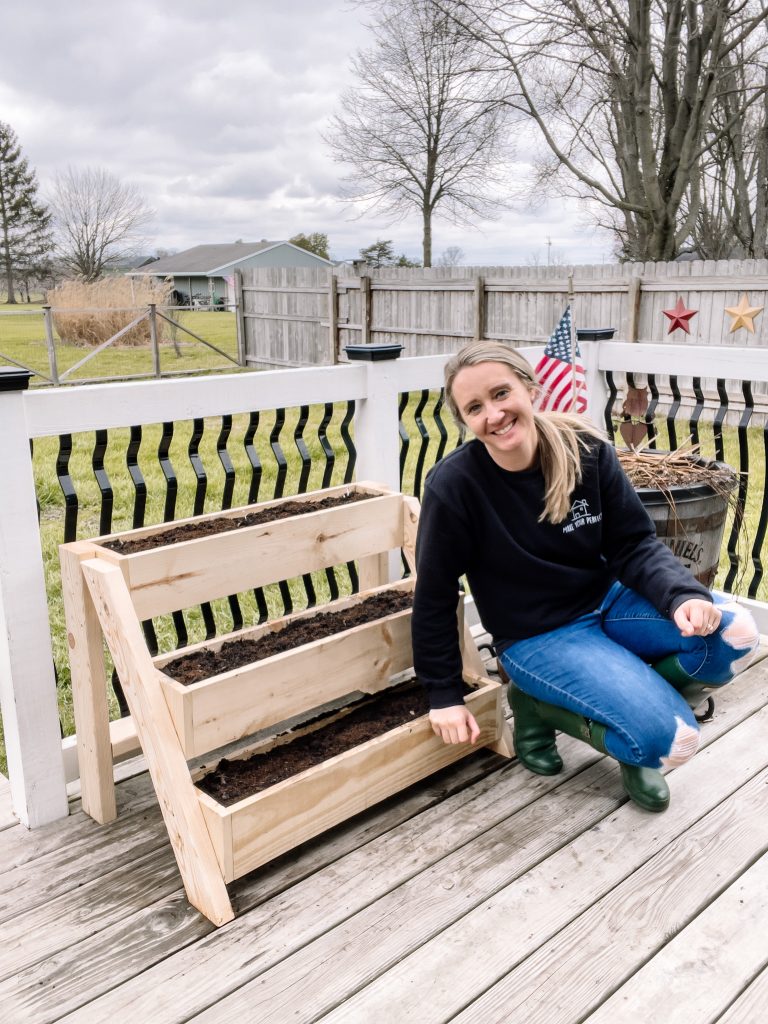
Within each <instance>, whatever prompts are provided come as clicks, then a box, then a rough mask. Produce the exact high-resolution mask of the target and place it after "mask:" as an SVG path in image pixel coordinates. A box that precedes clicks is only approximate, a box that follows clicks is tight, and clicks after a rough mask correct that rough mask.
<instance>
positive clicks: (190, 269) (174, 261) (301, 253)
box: [128, 238, 333, 306]
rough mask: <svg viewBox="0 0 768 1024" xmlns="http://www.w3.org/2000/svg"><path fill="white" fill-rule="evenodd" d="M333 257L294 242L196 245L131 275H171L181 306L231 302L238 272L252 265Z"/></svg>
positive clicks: (320, 263)
mask: <svg viewBox="0 0 768 1024" xmlns="http://www.w3.org/2000/svg"><path fill="white" fill-rule="evenodd" d="M331 266H333V264H332V263H331V262H330V260H326V259H323V257H322V256H316V255H315V254H314V253H313V252H308V251H307V250H306V249H302V248H300V247H299V246H298V245H294V244H293V243H292V242H281V241H278V242H268V241H267V240H266V239H265V238H263V239H262V240H261V241H260V242H229V243H224V244H220V245H195V246H193V247H192V248H191V249H185V250H184V251H183V252H177V253H175V254H174V255H173V256H163V257H162V258H161V259H159V260H154V261H153V262H152V263H149V264H147V265H145V266H143V267H141V268H137V269H136V270H132V271H130V273H129V274H128V277H144V276H146V275H149V276H151V277H160V278H171V279H172V281H173V287H174V291H175V293H176V294H175V300H176V302H177V304H178V305H184V306H185V305H194V304H196V303H202V304H205V305H209V304H210V305H222V304H224V305H229V304H230V303H233V302H234V299H235V296H234V285H235V271H236V270H248V269H250V268H252V267H331Z"/></svg>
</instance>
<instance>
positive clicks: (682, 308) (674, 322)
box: [662, 297, 698, 334]
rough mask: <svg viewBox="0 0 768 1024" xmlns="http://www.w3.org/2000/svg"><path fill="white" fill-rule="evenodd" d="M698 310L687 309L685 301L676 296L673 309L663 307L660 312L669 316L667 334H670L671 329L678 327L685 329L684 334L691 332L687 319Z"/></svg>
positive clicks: (674, 329)
mask: <svg viewBox="0 0 768 1024" xmlns="http://www.w3.org/2000/svg"><path fill="white" fill-rule="evenodd" d="M697 312H698V310H695V309H687V308H686V305H685V303H684V302H683V300H682V299H681V298H679V297H678V300H677V305H676V306H675V308H674V309H663V310H662V313H663V314H664V316H666V317H668V318H669V330H668V331H667V334H671V333H672V331H676V330H677V329H678V327H679V328H680V329H681V330H683V331H685V333H686V334H690V333H691V328H690V327H689V325H688V321H689V320H690V319H691V317H693V316H696V313H697Z"/></svg>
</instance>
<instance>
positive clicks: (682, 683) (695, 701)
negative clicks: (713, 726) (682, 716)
mask: <svg viewBox="0 0 768 1024" xmlns="http://www.w3.org/2000/svg"><path fill="white" fill-rule="evenodd" d="M651 667H652V668H653V670H654V671H655V672H658V673H659V675H660V676H661V677H662V679H666V680H667V682H668V683H669V684H670V685H671V686H674V688H675V689H676V690H677V692H678V693H679V694H680V696H681V697H682V698H683V700H684V701H685V702H686V703H687V704H688V706H689V707H690V708H692V709H693V710H694V711H695V710H696V708H698V707H700V706H701V705H702V704H703V703H704V701H705V700H706V701H709V702H710V707H709V710H708V712H707V714H706V715H704V716H702V717H701V718H699V719H698V720H699V721H709V719H710V718H711V717H712V712H713V711H714V700H713V699H712V687H709V686H706V685H705V684H704V683H702V682H701V681H700V680H699V679H695V678H694V677H693V676H690V675H688V673H687V672H686V671H685V669H684V668H683V667H682V665H681V664H680V660H679V658H678V656H677V655H676V654H668V655H667V657H666V658H662V659H661V661H657V662H656V664H655V665H652V666H651ZM697 717H698V716H697Z"/></svg>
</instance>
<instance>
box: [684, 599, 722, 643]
mask: <svg viewBox="0 0 768 1024" xmlns="http://www.w3.org/2000/svg"><path fill="white" fill-rule="evenodd" d="M673 618H674V620H675V625H676V626H677V628H678V629H679V630H680V632H681V633H682V634H683V636H710V634H712V633H714V632H715V630H716V629H717V627H718V626H719V625H720V619H721V618H722V614H721V612H720V609H719V608H718V607H717V606H716V605H714V604H712V603H711V601H704V600H702V599H701V598H699V597H692V598H691V599H690V601H683V603H682V604H681V605H680V607H679V608H678V609H677V610H676V611H675V614H674V616H673Z"/></svg>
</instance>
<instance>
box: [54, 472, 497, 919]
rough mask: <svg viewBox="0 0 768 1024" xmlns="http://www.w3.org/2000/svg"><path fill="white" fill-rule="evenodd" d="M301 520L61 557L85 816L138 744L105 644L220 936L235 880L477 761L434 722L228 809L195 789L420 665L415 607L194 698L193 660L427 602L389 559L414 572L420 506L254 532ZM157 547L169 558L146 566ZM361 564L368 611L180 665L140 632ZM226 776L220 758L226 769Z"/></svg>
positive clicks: (487, 693) (342, 511) (195, 893)
mask: <svg viewBox="0 0 768 1024" xmlns="http://www.w3.org/2000/svg"><path fill="white" fill-rule="evenodd" d="M349 492H352V494H353V495H354V498H355V500H351V499H350V503H342V504H338V505H335V506H333V507H322V506H323V503H325V502H326V500H327V499H335V498H340V497H343V496H344V495H348V494H349ZM344 500H345V501H346V500H347V498H344ZM285 506H286V502H285V501H276V502H267V503H264V504H261V505H258V506H250V507H249V508H247V509H236V510H232V511H231V512H228V513H225V514H224V516H223V518H224V519H228V520H230V522H229V523H227V526H228V529H227V530H226V532H210V533H206V535H204V536H196V537H194V538H193V539H184V529H183V528H185V527H193V528H194V527H197V526H200V525H203V526H205V525H206V524H207V525H210V526H211V528H213V524H212V522H211V521H212V520H213V519H214V518H216V519H221V518H222V516H221V515H218V516H215V517H214V516H201V517H196V518H195V519H192V520H188V521H184V522H181V523H174V524H171V525H166V526H161V527H154V528H151V529H148V530H139V531H130V532H127V533H124V534H119V535H114V536H111V537H105V538H97V539H95V540H93V541H81V542H76V543H74V544H68V545H63V546H62V549H61V561H62V576H63V581H64V601H65V610H66V615H67V628H68V638H69V646H70V660H71V664H72V681H73V696H74V702H75V717H76V724H77V734H78V753H79V757H80V772H81V783H82V793H83V806H84V809H85V810H86V811H87V812H88V813H90V814H91V815H92V816H93V817H95V818H96V819H97V820H99V821H108V820H110V819H111V818H113V817H114V816H115V813H116V807H115V798H114V783H113V773H112V758H113V753H115V752H119V749H120V743H121V742H125V740H121V739H120V737H119V736H118V735H117V734H118V732H119V731H120V730H122V731H124V732H125V731H130V728H131V727H130V726H129V727H126V726H125V725H124V724H123V725H120V726H119V727H118V728H115V723H112V725H110V723H109V721H108V715H107V710H106V694H105V686H104V678H105V675H104V660H103V648H102V637H103V638H104V639H106V642H107V645H108V647H109V650H110V652H111V654H112V657H113V659H114V662H115V666H116V668H117V670H118V673H119V675H120V678H121V681H122V683H123V688H124V691H125V695H126V699H127V701H128V704H129V707H130V710H131V719H132V728H133V730H134V731H135V735H136V737H137V739H138V743H139V744H140V747H141V749H142V750H143V752H144V755H145V758H146V761H147V765H148V768H149V771H150V774H151V776H152V780H153V783H154V785H155V789H156V791H157V794H158V799H159V802H160V806H161V809H162V812H163V815H164V819H165V823H166V826H167V828H168V833H169V837H170V840H171V844H172V846H173V849H174V852H175V854H176V858H177V862H178V864H179V869H180V872H181V875H182V879H183V881H184V885H185V888H186V891H187V895H188V898H189V900H190V902H191V903H192V904H193V905H194V906H196V907H197V908H198V909H199V910H200V911H201V912H202V913H203V914H205V915H206V916H207V917H208V918H209V919H210V920H211V921H213V922H214V923H215V924H217V925H218V924H223V923H224V922H225V921H228V920H231V919H232V916H233V913H232V908H231V904H230V902H229V898H228V895H227V891H226V884H227V883H228V882H230V881H232V880H233V879H235V878H238V877H240V876H242V875H243V874H245V873H247V872H248V871H251V870H253V869H254V868H256V867H258V866H260V865H261V864H264V863H266V862H267V861H269V860H270V859H272V858H273V857H275V856H277V855H278V854H280V853H283V852H285V851H286V850H289V849H291V848H292V847H294V846H296V845H298V844H299V843H301V842H304V841H305V840H307V839H309V838H311V837H313V836H316V835H318V834H320V833H321V832H323V831H324V830H325V829H327V828H330V827H331V826H333V825H335V824H337V823H339V822H340V821H343V820H344V819H345V818H348V817H349V816H351V815H353V814H356V813H358V812H359V811H361V810H364V809H365V808H367V807H369V806H371V805H372V804H374V803H376V802H377V801H379V800H381V799H383V798H385V797H387V796H390V795H391V794H393V793H395V792H398V791H399V790H401V789H402V788H404V787H405V786H408V785H410V784H412V783H413V782H415V781H417V780H419V779H422V778H424V777H426V776H427V775H429V774H431V773H432V772H434V771H436V770H438V769H439V768H442V767H444V766H446V765H447V764H450V763H451V762H452V761H455V760H457V759H459V758H461V757H464V756H466V755H467V754H468V753H471V752H472V751H474V750H475V749H477V746H475V747H469V746H468V745H460V746H446V745H444V744H443V743H442V742H441V741H440V740H439V739H437V737H435V736H434V734H433V733H432V730H431V727H430V725H429V721H428V718H427V716H426V714H424V713H420V714H419V715H417V716H415V717H413V718H412V719H409V720H407V721H405V722H404V723H403V724H401V725H399V726H397V727H395V728H391V729H389V730H388V731H387V732H384V733H383V734H381V735H377V736H375V737H373V738H371V739H370V740H368V741H366V742H363V743H360V744H358V745H357V746H354V747H352V748H351V749H348V750H344V751H343V752H341V753H339V754H338V755H335V756H332V757H330V758H328V759H327V760H325V761H323V762H322V763H320V764H316V765H314V766H313V767H310V768H308V769H307V770H304V771H299V772H298V773H297V774H294V775H292V776H291V777H290V778H286V779H284V780H283V781H280V782H278V783H276V784H275V785H273V786H269V787H267V788H265V789H262V790H261V791H260V792H258V793H255V794H253V795H250V796H245V797H244V798H242V799H238V800H237V801H236V802H234V803H232V804H230V805H228V806H225V805H223V804H221V803H219V802H218V801H217V800H216V799H214V798H213V797H212V796H211V795H210V794H209V793H207V792H204V786H203V783H204V781H205V780H204V778H202V781H201V777H204V776H205V774H206V771H205V770H202V771H198V770H196V772H195V778H194V779H193V777H192V774H191V772H190V766H189V764H188V761H189V760H190V759H192V758H199V757H200V756H204V755H206V754H208V753H209V752H215V751H217V750H218V749H219V748H221V747H223V746H225V745H228V744H231V743H233V742H239V741H243V743H245V744H248V743H249V739H248V738H249V737H253V734H255V733H260V734H264V732H265V731H266V733H267V734H268V735H269V737H270V738H268V739H267V740H263V741H260V742H259V743H257V744H256V747H255V748H254V743H253V741H252V740H251V741H250V745H249V746H248V745H246V747H245V748H244V749H243V751H242V752H241V754H240V755H239V756H240V757H242V758H244V757H252V756H253V754H254V753H258V754H260V755H264V754H267V753H268V752H269V751H270V750H271V749H273V748H277V747H285V746H286V745H288V744H290V743H292V742H294V741H295V740H297V739H298V738H299V737H300V736H302V734H303V733H306V732H307V731H309V732H312V731H313V730H316V729H317V728H318V725H324V726H327V725H328V723H329V721H333V720H335V719H337V718H339V717H342V718H343V717H344V715H345V714H346V713H347V712H346V710H345V707H344V702H345V700H347V699H349V700H351V701H353V702H354V701H360V700H364V701H365V700H369V699H374V695H378V699H381V700H382V701H386V698H387V690H388V688H390V687H391V686H392V685H394V684H395V683H397V682H399V680H400V678H401V677H402V675H403V673H405V672H406V671H407V670H408V669H410V668H411V666H412V661H413V655H412V650H411V641H410V608H409V607H404V608H403V609H402V610H399V611H396V612H394V613H389V614H386V615H384V616H383V617H381V618H376V619H372V620H370V621H366V622H363V623H362V624H360V625H355V626H353V627H352V628H348V629H344V628H342V629H340V630H338V631H337V632H334V633H333V634H332V635H329V636H324V637H323V638H322V639H317V640H311V641H309V642H305V643H300V644H299V645H298V646H295V647H292V648H290V649H288V650H284V651H282V652H281V653H278V654H275V655H271V656H267V657H264V658H261V659H259V660H256V661H253V662H246V663H245V664H242V665H238V667H236V668H233V669H228V670H225V671H223V672H217V673H215V674H214V675H212V676H210V677H207V678H203V679H201V680H199V681H197V682H193V683H192V684H191V685H183V684H182V683H180V682H179V681H178V680H177V679H176V678H174V675H173V670H172V667H171V663H172V662H173V661H174V659H177V658H178V657H179V655H180V654H184V655H193V654H195V653H198V652H201V651H202V652H209V653H211V654H214V655H215V654H217V653H220V652H221V650H222V648H223V646H224V645H225V644H235V645H236V644H239V643H241V642H242V641H244V640H249V641H250V640H252V641H256V642H258V641H260V640H263V639H264V638H265V637H267V636H275V635H277V634H278V633H279V632H280V631H281V630H283V629H286V628H287V627H288V626H289V625H291V624H294V623H302V624H304V625H306V626H312V624H313V623H314V624H318V623H319V621H320V619H321V618H323V617H324V616H325V615H327V614H328V613H332V612H334V611H351V610H354V608H355V606H358V605H359V606H362V605H364V603H365V602H366V601H368V600H369V599H371V598H372V597H374V596H376V595H381V594H388V593H391V594H397V595H400V596H401V598H403V599H406V598H407V595H409V594H410V592H411V591H412V589H413V579H412V578H409V579H406V580H400V581H398V582H395V583H388V582H386V580H387V569H386V566H387V558H388V553H389V552H391V551H399V550H401V549H402V551H403V552H404V554H405V557H406V561H407V562H408V563H409V564H410V566H411V569H412V570H413V567H414V559H413V550H414V541H415V535H416V527H417V522H418V503H417V502H416V501H415V499H412V498H408V497H405V496H403V495H401V494H396V493H391V492H388V491H386V490H385V489H383V488H381V487H377V486H376V485H369V484H357V485H353V486H349V487H343V488H332V489H328V490H324V491H317V492H314V493H310V494H306V495H301V496H300V497H299V498H296V499H291V503H290V507H289V509H288V511H289V512H290V514H288V515H286V516H284V517H283V518H279V519H270V520H269V521H266V522H261V521H260V522H258V523H256V524H253V525H250V524H249V519H248V516H249V514H250V513H255V512H257V513H263V512H265V511H268V510H272V511H274V512H275V513H280V512H286V507H285ZM179 527H182V530H181V531H179V529H178V528H179ZM137 542H138V543H137ZM145 544H152V545H156V546H152V547H148V548H147V549H146V550H141V548H142V546H143V545H145ZM353 560H354V561H357V563H358V567H359V575H360V579H361V586H362V587H364V589H362V590H361V593H359V594H356V595H354V596H353V597H350V598H344V599H342V600H340V601H336V602H331V604H329V605H326V606H323V607H322V608H320V609H313V610H311V611H306V612H300V613H298V614H295V615H290V616H286V617H284V618H283V619H281V620H278V621H276V622H272V623H268V624H266V625H262V626H257V627H253V628H252V629H249V630H241V631H239V632H238V633H237V634H232V635H230V636H228V637H222V638H218V639H215V640H210V641H205V642H204V643H202V644H196V645H194V646H193V647H190V648H186V649H184V650H183V651H181V652H175V654H174V655H166V656H163V657H156V658H152V657H151V656H150V653H149V651H148V649H147V646H146V642H145V639H144V634H143V631H142V628H141V622H142V621H143V620H145V619H149V618H152V617H154V616H157V615H162V614H166V613H168V612H171V611H176V610H178V609H183V608H188V607H191V606H193V605H195V604H198V603H202V602H205V601H211V600H214V599H216V598H220V597H225V596H227V595H229V594H233V593H239V592H243V591H246V590H249V589H251V588H254V587H259V586H265V585H267V584H270V583H274V582H276V581H278V580H282V579H289V578H292V577H295V576H299V575H302V574H304V573H308V572H313V571H315V570H320V569H325V568H328V567H331V566H335V565H340V564H344V563H346V562H349V561H353ZM460 635H461V637H462V649H463V654H464V677H465V682H466V684H467V688H468V696H467V698H466V699H467V703H468V704H469V705H470V706H471V707H472V709H473V712H474V714H475V716H476V718H477V719H478V723H479V724H480V727H481V738H480V741H479V745H485V746H490V747H492V748H493V749H495V750H498V751H499V752H501V753H503V754H506V755H507V756H511V755H512V747H511V739H510V736H509V730H508V727H507V726H506V724H505V722H504V719H503V715H502V704H501V687H500V686H499V684H498V683H495V682H491V681H490V680H488V679H486V678H484V676H483V671H482V663H481V661H480V658H479V656H478V654H477V650H476V648H475V647H474V643H473V641H472V639H471V636H470V634H469V632H468V630H467V629H465V628H464V626H463V625H462V626H461V627H460ZM329 707H334V708H335V710H334V711H332V712H330V711H328V708H329ZM318 715H319V718H318V717H317V716H318ZM329 715H330V719H329ZM313 716H315V718H316V719H317V720H316V721H315V722H311V721H310V722H309V724H307V725H305V726H304V727H303V728H290V729H289V728H287V726H286V723H292V724H295V722H296V720H297V719H301V718H302V717H303V718H304V719H312V717H313ZM230 756H231V755H230ZM217 762H218V758H217V757H216V756H215V755H214V757H213V759H212V763H211V765H210V767H211V768H215V767H216V766H217ZM198 781H201V786H203V788H201V786H198V785H197V784H196V783H197V782H198Z"/></svg>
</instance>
